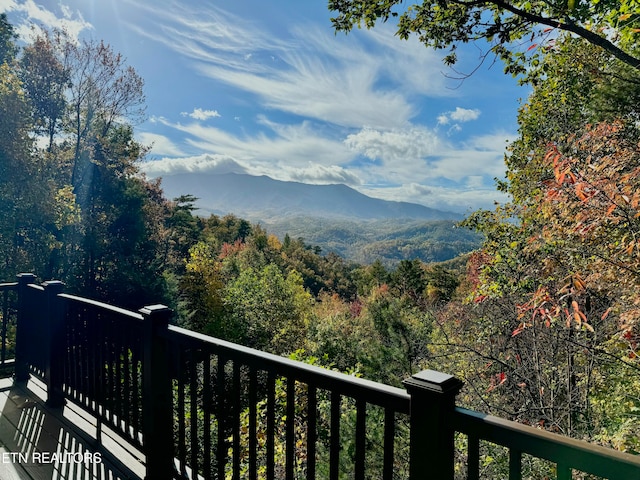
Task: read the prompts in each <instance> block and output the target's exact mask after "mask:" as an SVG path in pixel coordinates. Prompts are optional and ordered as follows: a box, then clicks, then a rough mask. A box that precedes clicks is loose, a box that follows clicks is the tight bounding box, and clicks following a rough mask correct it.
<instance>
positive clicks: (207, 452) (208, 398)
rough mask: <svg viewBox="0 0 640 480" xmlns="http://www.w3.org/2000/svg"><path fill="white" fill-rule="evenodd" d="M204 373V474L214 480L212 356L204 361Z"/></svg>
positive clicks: (206, 357)
mask: <svg viewBox="0 0 640 480" xmlns="http://www.w3.org/2000/svg"><path fill="white" fill-rule="evenodd" d="M203 362H204V363H203V369H202V370H203V371H202V378H203V382H202V389H203V391H202V413H203V417H204V419H203V429H204V442H203V443H204V465H203V474H204V478H205V479H206V480H209V479H210V478H212V472H211V405H212V403H213V402H212V400H213V399H212V396H213V392H212V391H211V355H206V356H205V358H204V360H203Z"/></svg>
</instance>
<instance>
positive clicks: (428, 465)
mask: <svg viewBox="0 0 640 480" xmlns="http://www.w3.org/2000/svg"><path fill="white" fill-rule="evenodd" d="M402 383H403V384H404V386H405V388H406V389H407V392H408V393H409V395H410V396H411V402H410V428H411V438H410V462H411V464H410V469H409V475H410V479H411V480H418V479H420V480H423V479H429V478H433V479H438V480H453V478H454V457H455V455H454V453H455V448H454V433H455V432H454V430H453V428H452V416H453V414H454V411H455V406H456V404H455V397H456V395H457V394H458V392H459V391H460V389H461V388H462V385H463V382H462V381H461V380H459V379H457V378H456V377H453V376H451V375H447V374H444V373H441V372H436V371H433V370H423V371H421V372H419V373H417V374H415V375H413V376H411V377H410V378H408V379H406V380H404V381H403V382H402Z"/></svg>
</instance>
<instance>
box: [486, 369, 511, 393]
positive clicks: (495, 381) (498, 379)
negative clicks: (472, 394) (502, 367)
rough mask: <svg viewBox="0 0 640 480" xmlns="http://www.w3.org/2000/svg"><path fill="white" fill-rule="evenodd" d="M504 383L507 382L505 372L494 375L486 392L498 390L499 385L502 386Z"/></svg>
mask: <svg viewBox="0 0 640 480" xmlns="http://www.w3.org/2000/svg"><path fill="white" fill-rule="evenodd" d="M506 381H507V374H506V373H505V372H500V373H497V374H495V375H494V376H493V377H491V384H490V385H489V388H487V392H490V391H492V390H494V389H496V388H498V387H499V386H500V385H502V384H503V383H504V382H506Z"/></svg>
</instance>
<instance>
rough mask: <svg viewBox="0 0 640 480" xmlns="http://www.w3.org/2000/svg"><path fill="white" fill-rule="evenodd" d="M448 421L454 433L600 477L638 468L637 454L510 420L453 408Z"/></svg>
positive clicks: (632, 472)
mask: <svg viewBox="0 0 640 480" xmlns="http://www.w3.org/2000/svg"><path fill="white" fill-rule="evenodd" d="M452 421H453V428H454V429H455V430H456V431H457V432H460V433H464V434H466V435H468V436H475V437H476V438H479V439H482V440H487V441H489V442H491V443H494V444H497V445H502V446H504V447H508V448H510V449H515V450H517V451H519V452H521V453H526V454H529V455H532V456H534V457H537V458H542V459H545V460H549V461H551V462H554V463H557V464H559V465H563V466H565V467H568V468H573V469H576V470H581V471H583V472H588V473H591V474H594V475H598V476H601V477H605V478H625V479H627V478H633V477H632V475H636V476H637V475H638V472H639V471H640V456H635V455H631V454H628V453H625V452H620V451H618V450H614V449H612V448H607V447H604V446H601V445H596V444H592V443H590V442H587V441H583V440H578V439H575V438H571V437H567V436H564V435H561V434H557V433H552V432H549V431H547V430H540V429H537V428H534V427H532V426H530V425H524V424H521V423H518V422H514V421H512V420H506V419H504V418H500V417H495V416H493V415H487V414H484V413H480V412H476V411H473V410H468V409H466V408H461V407H456V409H455V414H454V416H453V419H452ZM612 475H615V477H612Z"/></svg>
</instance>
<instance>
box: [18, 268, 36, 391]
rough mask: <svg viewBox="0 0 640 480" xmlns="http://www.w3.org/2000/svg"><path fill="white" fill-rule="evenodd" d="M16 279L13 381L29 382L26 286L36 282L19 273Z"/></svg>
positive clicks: (31, 275)
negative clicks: (16, 306)
mask: <svg viewBox="0 0 640 480" xmlns="http://www.w3.org/2000/svg"><path fill="white" fill-rule="evenodd" d="M17 277H18V315H17V318H16V360H15V380H16V381H17V382H26V381H27V380H29V344H28V343H27V342H28V341H29V331H28V328H29V323H28V322H29V319H28V318H27V288H28V287H27V285H29V284H30V283H34V282H35V281H36V276H35V275H34V274H33V273H19V274H18V275H17Z"/></svg>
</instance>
